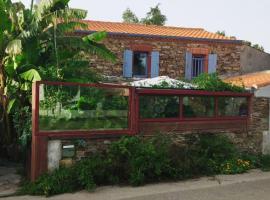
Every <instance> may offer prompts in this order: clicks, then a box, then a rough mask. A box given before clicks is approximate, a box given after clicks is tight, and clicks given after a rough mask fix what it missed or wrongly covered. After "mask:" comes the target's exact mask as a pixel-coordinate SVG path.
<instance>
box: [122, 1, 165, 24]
mask: <svg viewBox="0 0 270 200" xmlns="http://www.w3.org/2000/svg"><path fill="white" fill-rule="evenodd" d="M159 6H160V4H157V5H156V6H155V7H151V8H150V11H149V12H148V13H147V14H146V17H145V18H142V19H140V20H139V18H138V17H137V16H136V15H135V14H134V13H133V12H132V11H131V10H130V9H129V8H127V9H126V10H125V11H124V12H123V15H122V19H123V22H126V23H141V24H147V25H159V26H163V25H165V23H166V21H167V17H166V16H165V15H163V14H162V13H161V10H160V8H159Z"/></svg>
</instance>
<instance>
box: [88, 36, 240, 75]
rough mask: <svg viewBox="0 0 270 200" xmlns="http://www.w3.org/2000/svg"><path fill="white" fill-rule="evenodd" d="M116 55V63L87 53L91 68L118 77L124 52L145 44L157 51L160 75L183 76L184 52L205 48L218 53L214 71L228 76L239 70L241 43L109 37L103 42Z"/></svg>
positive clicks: (120, 73)
mask: <svg viewBox="0 0 270 200" xmlns="http://www.w3.org/2000/svg"><path fill="white" fill-rule="evenodd" d="M103 43H104V44H105V46H106V47H107V48H108V49H110V50H111V51H112V52H113V53H115V55H116V56H117V61H116V62H115V63H113V62H110V61H106V60H104V59H101V58H98V57H97V56H90V57H89V60H90V67H92V68H93V69H95V70H97V71H98V72H99V73H101V74H103V75H107V76H117V77H121V76H122V74H123V53H124V50H125V49H131V47H132V45H134V44H136V45H148V46H151V47H152V48H153V51H158V52H159V53H160V75H161V76H164V75H166V76H170V77H172V78H179V77H180V78H183V77H184V74H185V71H184V69H185V53H186V51H187V50H188V49H190V48H202V49H207V50H208V52H209V54H212V53H213V54H217V55H218V61H217V73H218V74H219V75H226V76H228V75H230V74H239V73H240V55H241V46H242V45H240V44H227V43H214V42H211V43H210V42H207V43H206V42H195V41H180V40H174V41H173V40H170V41H169V40H165V39H163V40H162V39H160V40H157V39H146V38H126V37H108V38H107V39H105V40H104V42H103Z"/></svg>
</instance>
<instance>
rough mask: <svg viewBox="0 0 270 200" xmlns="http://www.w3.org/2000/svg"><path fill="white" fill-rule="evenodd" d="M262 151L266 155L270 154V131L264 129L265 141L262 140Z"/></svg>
mask: <svg viewBox="0 0 270 200" xmlns="http://www.w3.org/2000/svg"><path fill="white" fill-rule="evenodd" d="M262 153H263V154H264V155H266V154H269V155H270V132H269V131H264V132H263V142H262Z"/></svg>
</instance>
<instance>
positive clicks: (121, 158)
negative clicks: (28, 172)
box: [20, 134, 266, 196]
mask: <svg viewBox="0 0 270 200" xmlns="http://www.w3.org/2000/svg"><path fill="white" fill-rule="evenodd" d="M186 140H187V145H182V146H179V145H177V144H174V143H173V141H171V140H170V139H168V137H166V136H165V135H159V136H156V137H154V138H148V139H145V138H142V137H123V138H121V139H120V140H119V141H116V142H113V143H112V144H111V145H110V147H109V149H108V151H107V152H106V153H104V154H96V155H94V156H91V157H89V158H87V159H84V160H81V161H79V162H77V163H76V164H74V165H73V166H72V167H70V168H60V169H58V170H55V171H54V172H52V173H51V174H44V175H42V176H41V177H39V178H38V179H37V180H36V181H35V182H34V183H26V184H24V185H23V187H22V188H21V190H20V194H31V195H46V196H50V195H54V194H59V193H64V192H74V191H76V190H80V189H86V190H88V191H92V190H93V189H94V188H95V187H96V186H99V185H108V184H131V185H133V186H138V185H142V184H146V183H149V182H158V181H168V180H181V179H186V178H191V177H198V176H202V175H214V174H220V173H223V174H235V173H243V172H246V171H247V170H249V169H251V168H253V167H254V166H255V163H257V161H255V159H254V157H251V156H249V155H241V154H240V153H239V152H238V151H237V149H236V147H235V146H234V145H233V144H232V143H231V141H230V140H229V139H228V138H227V137H225V136H222V135H212V134H202V135H200V136H188V138H187V139H186ZM256 158H257V157H256ZM265 163H266V161H265Z"/></svg>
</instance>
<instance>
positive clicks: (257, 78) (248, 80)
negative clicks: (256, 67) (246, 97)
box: [224, 70, 270, 88]
mask: <svg viewBox="0 0 270 200" xmlns="http://www.w3.org/2000/svg"><path fill="white" fill-rule="evenodd" d="M224 81H225V82H228V83H232V84H233V85H238V86H245V87H246V88H252V87H254V88H260V87H264V86H267V85H270V70H266V71H261V72H255V73H250V74H245V75H241V76H235V77H230V78H227V79H225V80H224Z"/></svg>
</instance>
